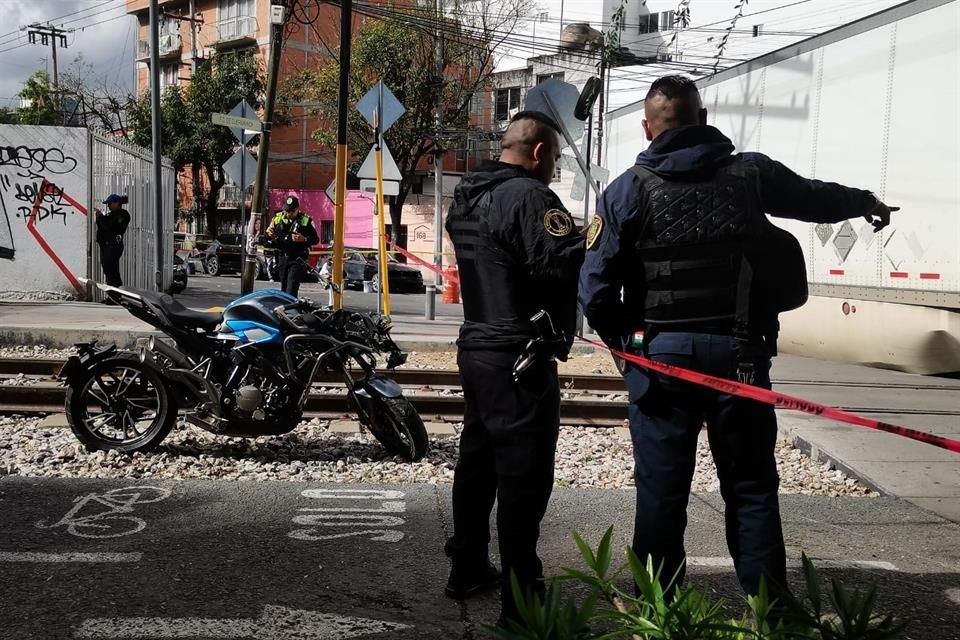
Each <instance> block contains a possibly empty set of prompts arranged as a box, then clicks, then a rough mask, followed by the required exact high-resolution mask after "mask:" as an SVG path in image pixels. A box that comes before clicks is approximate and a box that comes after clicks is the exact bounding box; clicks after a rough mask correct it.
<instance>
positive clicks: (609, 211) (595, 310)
mask: <svg viewBox="0 0 960 640" xmlns="http://www.w3.org/2000/svg"><path fill="white" fill-rule="evenodd" d="M632 175H633V174H630V173H628V174H624V176H621V177H620V178H619V179H617V180H615V181H614V182H612V183H611V184H610V186H609V187H608V188H607V190H606V191H604V193H603V195H602V196H601V197H600V206H599V208H598V210H597V213H596V214H595V215H594V217H593V220H591V222H590V225H589V226H588V227H587V254H586V258H585V259H584V262H583V268H582V269H581V270H580V306H581V307H582V308H583V314H584V315H585V316H586V318H587V321H588V322H589V323H590V326H591V327H593V329H594V330H596V332H597V333H598V334H599V335H600V338H601V339H602V340H603V341H604V342H605V343H606V344H607V345H609V346H611V347H615V348H617V349H620V348H622V347H623V344H622V339H623V337H624V336H625V335H626V334H627V333H629V332H630V331H632V330H634V329H636V328H637V327H632V326H629V325H630V322H631V321H630V319H629V318H628V317H627V312H626V308H625V307H624V304H623V301H622V299H621V290H622V288H623V285H624V277H625V275H626V274H625V273H624V268H623V260H624V257H625V255H626V252H625V251H624V247H625V246H626V242H627V241H626V240H625V239H624V238H623V235H622V234H623V222H624V219H625V217H626V216H625V215H624V213H627V214H629V215H633V214H634V212H635V210H636V203H635V202H634V195H633V194H634V186H633V180H632ZM625 209H626V211H624V210H625ZM640 273H642V271H640Z"/></svg>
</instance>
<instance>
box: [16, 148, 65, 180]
mask: <svg viewBox="0 0 960 640" xmlns="http://www.w3.org/2000/svg"><path fill="white" fill-rule="evenodd" d="M6 166H14V167H17V168H18V169H22V170H24V171H30V172H32V173H33V174H36V173H53V174H58V175H59V174H64V173H70V172H71V171H73V170H74V169H76V168H77V159H76V158H73V157H71V156H68V155H66V154H65V153H64V152H63V150H62V149H44V148H42V147H35V148H31V147H26V146H23V145H20V146H18V147H13V146H6V147H4V146H0V167H6Z"/></svg>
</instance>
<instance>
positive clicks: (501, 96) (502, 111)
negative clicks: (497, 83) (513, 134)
mask: <svg viewBox="0 0 960 640" xmlns="http://www.w3.org/2000/svg"><path fill="white" fill-rule="evenodd" d="M519 108H520V87H509V88H506V89H497V101H496V119H497V122H503V121H504V120H509V119H510V112H511V111H513V110H514V109H519Z"/></svg>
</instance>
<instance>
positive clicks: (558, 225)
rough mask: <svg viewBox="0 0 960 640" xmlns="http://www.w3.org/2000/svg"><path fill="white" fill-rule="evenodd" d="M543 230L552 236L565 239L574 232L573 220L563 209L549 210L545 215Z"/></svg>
mask: <svg viewBox="0 0 960 640" xmlns="http://www.w3.org/2000/svg"><path fill="white" fill-rule="evenodd" d="M543 228H544V229H546V230H547V233H549V234H550V235H552V236H556V237H557V238H563V237H566V236H568V235H570V232H571V231H573V218H571V217H570V214H569V213H567V212H566V211H564V210H563V209H549V210H547V212H546V213H545V214H543Z"/></svg>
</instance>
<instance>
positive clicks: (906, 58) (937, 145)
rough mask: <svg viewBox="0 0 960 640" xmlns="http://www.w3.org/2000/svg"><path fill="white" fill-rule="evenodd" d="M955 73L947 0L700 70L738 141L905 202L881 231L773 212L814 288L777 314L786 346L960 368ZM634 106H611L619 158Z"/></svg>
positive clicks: (630, 137) (959, 125) (625, 155)
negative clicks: (717, 69)
mask: <svg viewBox="0 0 960 640" xmlns="http://www.w3.org/2000/svg"><path fill="white" fill-rule="evenodd" d="M958 78H960V10H958V4H957V2H956V1H955V0H916V1H914V2H908V3H906V4H903V5H898V6H897V7H894V8H892V9H888V10H886V11H883V12H880V13H877V14H874V15H872V16H869V17H867V18H864V19H862V20H859V21H857V22H854V23H852V24H849V25H846V26H844V27H841V28H839V29H835V30H833V31H830V32H827V33H825V34H822V35H820V36H817V37H814V38H811V39H809V40H805V41H803V42H801V43H798V44H796V45H793V46H790V47H787V48H784V49H781V50H779V51H775V52H773V53H770V54H768V55H765V56H763V57H760V58H757V59H755V60H752V61H750V62H747V63H744V64H741V65H738V66H737V67H733V68H731V69H728V70H727V71H724V72H722V73H719V74H717V75H716V76H713V77H711V78H708V79H705V80H703V81H701V82H698V85H699V86H700V88H701V93H702V95H703V100H704V106H705V107H706V108H707V109H708V111H709V114H710V115H709V118H710V123H711V124H713V125H715V126H716V127H717V128H719V129H720V130H721V131H723V132H724V133H725V134H726V135H727V136H729V137H730V138H731V139H732V140H733V142H734V144H735V145H736V146H737V149H738V150H740V151H760V152H762V153H765V154H767V155H769V156H770V157H772V158H774V159H776V160H779V161H780V162H783V163H784V164H786V165H787V166H789V167H790V168H792V169H793V170H794V171H796V172H797V173H799V174H801V175H804V176H806V177H811V178H818V179H822V180H829V181H833V182H839V183H841V184H846V185H850V186H856V187H860V188H864V189H869V190H871V191H874V192H875V193H877V195H878V196H879V197H880V198H881V199H882V200H884V201H885V202H887V203H889V204H891V205H898V206H900V207H902V210H901V211H900V212H898V213H895V214H893V222H892V224H891V225H890V226H889V227H887V228H886V229H884V230H882V231H881V232H880V233H878V234H874V233H873V229H872V227H871V226H870V225H869V224H867V222H866V221H865V220H863V219H862V218H858V219H854V220H850V221H848V222H844V223H841V224H833V225H828V224H824V225H811V224H807V223H802V222H796V221H792V220H782V219H780V218H775V219H774V221H775V222H776V224H778V225H780V226H782V227H784V228H786V229H788V230H789V231H791V232H792V233H793V234H795V235H796V236H797V237H798V238H799V239H800V241H801V244H802V245H803V247H804V253H805V257H806V261H807V269H808V278H809V282H810V293H811V300H810V302H809V303H808V304H807V305H806V306H804V307H803V308H802V309H799V310H797V311H794V312H791V313H788V314H784V315H783V316H781V324H782V330H781V340H780V348H781V350H782V351H784V352H788V353H797V354H801V355H807V356H813V357H822V358H830V359H835V360H844V361H850V362H859V363H866V364H873V365H877V366H883V367H892V368H898V369H904V370H907V371H914V372H919V373H941V372H947V371H960V311H958V310H960V102H958ZM642 108H643V107H642V103H637V104H634V105H630V106H629V107H625V108H623V109H619V110H617V111H614V112H611V113H610V114H609V123H610V137H609V138H608V140H609V148H608V160H609V164H610V169H611V171H612V172H613V173H615V174H616V173H619V172H621V171H623V170H625V169H626V168H627V167H628V166H629V165H630V164H632V163H633V161H634V158H635V157H636V154H637V153H638V152H639V151H640V150H642V149H643V148H644V147H645V146H646V142H645V141H642V140H641V139H639V137H640V136H641V135H642V132H640V127H638V126H637V123H636V121H637V119H638V118H639V117H642Z"/></svg>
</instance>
